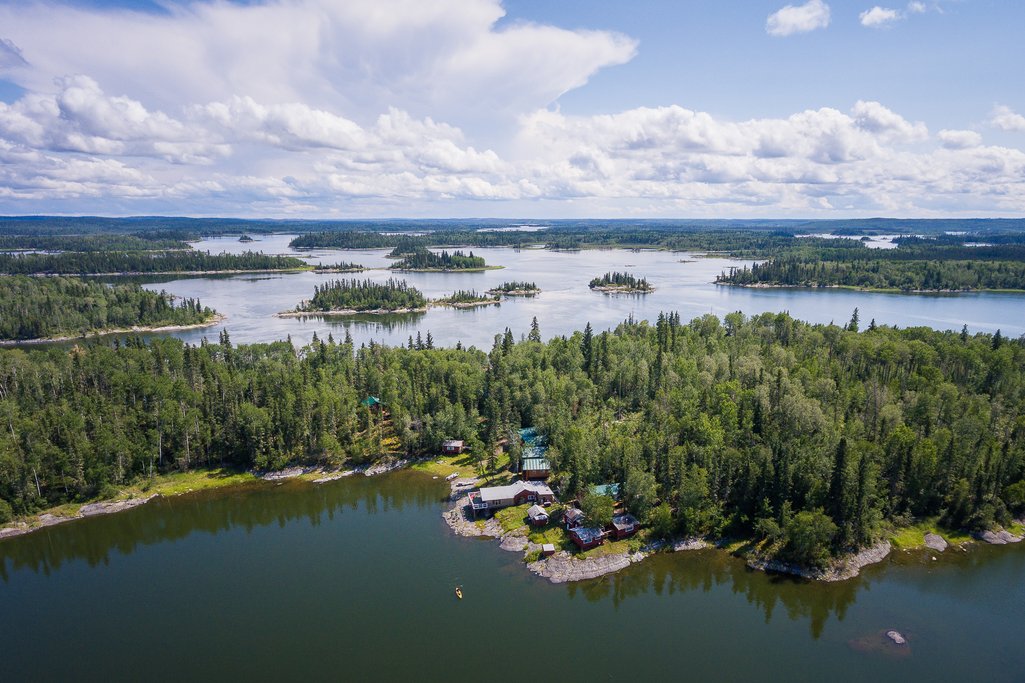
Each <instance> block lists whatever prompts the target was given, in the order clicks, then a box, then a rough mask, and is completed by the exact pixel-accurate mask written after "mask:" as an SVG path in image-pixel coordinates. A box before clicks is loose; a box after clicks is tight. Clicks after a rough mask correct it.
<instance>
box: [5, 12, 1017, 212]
mask: <svg viewBox="0 0 1025 683" xmlns="http://www.w3.org/2000/svg"><path fill="white" fill-rule="evenodd" d="M60 9H61V11H60V12H53V11H52V10H53V7H52V6H50V5H41V4H40V5H34V4H29V5H25V4H21V5H19V7H18V8H12V7H10V6H8V7H3V8H0V27H2V29H0V30H2V31H3V32H4V35H3V36H2V38H3V40H2V41H0V77H3V78H6V79H8V80H12V81H14V82H16V83H17V84H18V85H20V86H22V87H23V88H25V89H26V92H25V94H23V95H22V96H20V97H19V98H18V99H17V100H16V101H14V102H12V103H10V104H4V103H0V212H2V213H101V214H146V213H174V214H188V215H238V216H296V215H301V216H311V217H312V216H326V217H332V216H336V217H349V216H401V215H414V216H415V215H429V216H437V215H441V216H446V215H478V216H480V215H507V216H508V215H522V216H528V215H541V216H544V215H587V216H594V215H610V216H612V215H661V216H666V215H670V216H672V215H676V216H682V215H687V216H722V215H737V216H772V215H836V214H838V213H842V214H846V215H865V214H868V215H879V214H889V215H933V214H944V215H948V214H956V213H967V214H973V215H989V214H993V215H996V214H1008V213H1019V214H1020V213H1022V212H1023V211H1025V154H1023V153H1022V151H1021V150H1018V149H1013V148H1008V147H1001V146H995V145H986V144H985V141H984V139H983V136H982V135H981V134H980V133H978V132H975V131H972V130H955V129H944V130H940V131H939V132H937V133H935V134H933V133H931V132H930V131H929V129H928V128H927V126H926V125H925V124H924V123H922V122H919V121H913V120H909V119H907V118H905V117H904V116H902V115H901V114H900V113H898V112H896V111H893V110H892V109H890V108H889V107H887V106H885V104H884V103H880V102H876V101H871V100H865V101H856V102H853V103H852V104H850V105H849V107H847V108H845V109H837V108H829V107H823V108H818V109H808V110H805V111H799V112H794V113H792V114H791V115H789V116H784V117H775V118H753V119H749V120H743V121H734V120H729V119H726V118H723V117H719V116H715V115H713V114H710V113H706V112H701V111H694V110H691V109H687V108H685V107H682V106H666V107H638V108H634V109H629V110H626V111H621V112H616V113H610V114H605V115H593V116H575V115H571V114H566V113H563V112H561V111H559V110H558V109H555V108H553V103H554V102H556V100H557V99H558V97H559V96H560V95H561V94H562V93H565V92H567V91H569V90H571V89H574V88H577V87H581V86H582V85H584V84H585V83H586V82H587V81H588V80H589V79H590V78H591V77H592V76H593V75H594V74H595V73H597V72H598V71H599V70H601V69H604V68H608V67H612V66H615V65H617V64H621V63H623V62H625V61H627V60H629V59H631V58H632V57H633V55H634V53H635V51H636V49H637V45H636V43H635V42H634V41H633V40H632V39H630V38H628V37H625V36H622V35H620V34H616V33H612V32H605V31H590V30H567V29H562V28H559V27H555V26H548V25H538V24H525V23H512V24H508V25H506V24H503V23H501V22H500V21H499V20H500V19H501V18H502V12H503V10H502V8H501V6H500V5H499V4H498V2H497V1H496V0H461V1H459V2H456V1H455V0H451V1H445V0H443V1H442V2H438V3H421V2H412V1H407V0H376V2H369V0H366V1H364V0H352V1H351V2H346V3H337V2H329V1H328V0H276V1H275V2H268V3H266V4H256V5H245V6H243V5H235V4H229V3H223V2H216V3H208V2H197V3H193V4H189V5H184V6H178V5H173V6H169V8H168V11H167V12H166V13H163V14H145V13H139V12H128V11H100V10H95V9H91V10H90V9H84V8H81V7H66V6H61V8H60ZM788 10H793V11H788ZM823 12H824V13H825V14H824V18H823V14H822V13H823ZM828 12H829V10H828V7H827V6H826V5H825V4H824V3H821V2H817V1H815V0H813V1H812V2H809V3H806V4H805V5H800V6H796V7H794V6H788V7H786V8H783V9H782V10H780V12H777V13H776V14H775V15H773V16H774V17H777V15H778V17H777V19H776V20H775V22H774V23H773V24H772V26H773V27H775V29H776V30H777V31H780V33H778V34H777V35H784V34H785V33H783V32H786V31H789V32H791V33H793V32H797V31H800V30H812V29H810V28H802V27H808V26H812V27H814V26H819V25H822V26H824V25H825V24H826V23H828ZM771 19H772V18H771V17H770V20H771ZM823 22H824V23H823ZM280 26H289V27H290V30H288V31H280V30H277V29H278V28H279V27H280ZM482 121H483V122H487V123H488V124H489V125H488V126H482V125H481V124H482ZM990 124H991V126H992V127H993V128H996V129H999V130H1002V131H1016V130H1025V118H1023V117H1021V115H1019V114H1017V113H1015V112H1014V111H1012V110H1011V109H1008V108H1006V107H998V108H997V109H995V110H994V111H993V113H992V116H991V119H990ZM481 130H485V131H486V132H484V133H481V132H480V131H481Z"/></svg>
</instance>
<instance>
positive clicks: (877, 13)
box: [858, 5, 902, 28]
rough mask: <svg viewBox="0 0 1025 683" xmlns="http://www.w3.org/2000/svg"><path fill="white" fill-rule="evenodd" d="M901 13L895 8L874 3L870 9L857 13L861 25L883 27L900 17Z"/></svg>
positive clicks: (890, 24)
mask: <svg viewBox="0 0 1025 683" xmlns="http://www.w3.org/2000/svg"><path fill="white" fill-rule="evenodd" d="M901 18H902V17H901V13H900V12H898V11H897V10H895V9H890V8H888V7H880V6H879V5H876V6H875V7H873V8H871V9H867V10H865V11H864V12H862V13H861V14H859V15H858V20H859V21H861V25H862V26H867V27H868V28H885V27H887V26H892V25H893V24H894V23H896V22H897V21H899V20H900V19H901Z"/></svg>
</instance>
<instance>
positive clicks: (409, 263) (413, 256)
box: [391, 247, 496, 272]
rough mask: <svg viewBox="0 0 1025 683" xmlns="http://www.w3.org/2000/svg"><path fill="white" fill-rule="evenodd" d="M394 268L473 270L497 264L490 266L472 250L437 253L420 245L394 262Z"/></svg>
mask: <svg viewBox="0 0 1025 683" xmlns="http://www.w3.org/2000/svg"><path fill="white" fill-rule="evenodd" d="M391 267H392V269H394V270H408V271H416V272H434V271H464V272H472V271H478V270H485V269H486V268H494V267H496V266H488V265H487V263H485V262H484V258H483V257H481V256H474V255H473V252H472V251H471V252H470V253H468V254H464V253H463V252H462V251H458V250H457V251H453V252H451V253H449V252H448V251H445V250H443V251H441V252H440V253H435V252H433V251H430V250H428V249H426V248H423V247H419V248H417V249H416V250H414V251H413V252H412V253H410V254H407V255H405V256H403V257H402V259H401V260H400V261H398V262H397V263H394V264H392V266H391Z"/></svg>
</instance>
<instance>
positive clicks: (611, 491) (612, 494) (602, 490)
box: [591, 484, 619, 500]
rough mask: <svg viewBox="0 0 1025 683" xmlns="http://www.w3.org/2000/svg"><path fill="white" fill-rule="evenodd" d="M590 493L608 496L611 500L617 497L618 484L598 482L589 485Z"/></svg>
mask: <svg viewBox="0 0 1025 683" xmlns="http://www.w3.org/2000/svg"><path fill="white" fill-rule="evenodd" d="M591 493H593V494H594V495H596V496H608V497H609V498H612V499H613V500H615V499H618V498H619V484H600V485H598V486H592V487H591Z"/></svg>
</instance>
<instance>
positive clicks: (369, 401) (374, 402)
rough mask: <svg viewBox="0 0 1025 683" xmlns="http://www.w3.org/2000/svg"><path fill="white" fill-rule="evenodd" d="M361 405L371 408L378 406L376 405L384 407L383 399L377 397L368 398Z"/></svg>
mask: <svg viewBox="0 0 1025 683" xmlns="http://www.w3.org/2000/svg"><path fill="white" fill-rule="evenodd" d="M359 403H360V405H362V406H368V407H369V406H376V405H383V403H382V401H381V399H379V398H377V397H376V396H367V397H366V398H365V399H363V400H362V401H360V402H359Z"/></svg>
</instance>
